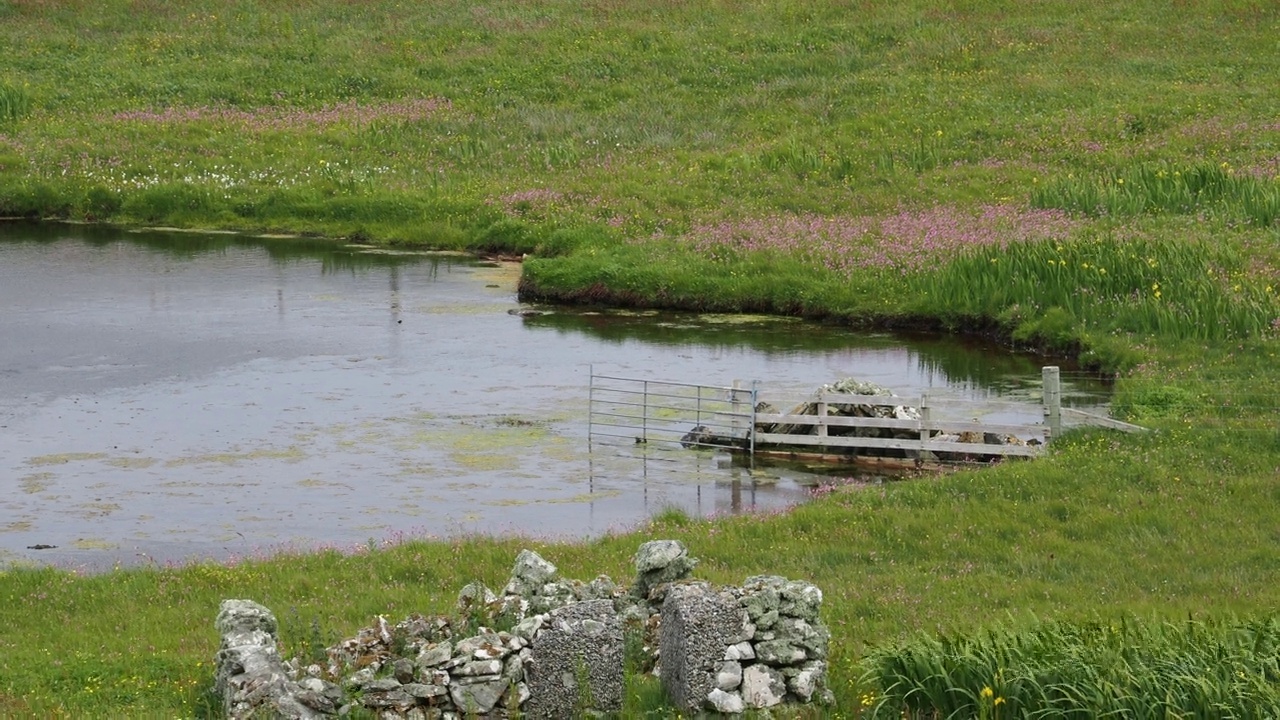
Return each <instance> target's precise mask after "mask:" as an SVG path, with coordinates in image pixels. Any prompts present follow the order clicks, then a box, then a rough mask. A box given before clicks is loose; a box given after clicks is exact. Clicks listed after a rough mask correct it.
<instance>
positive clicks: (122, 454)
mask: <svg viewBox="0 0 1280 720" xmlns="http://www.w3.org/2000/svg"><path fill="white" fill-rule="evenodd" d="M518 275H519V267H518V265H516V264H513V263H492V262H479V261H476V260H473V259H468V258H463V257H458V256H450V255H440V254H429V253H387V252H382V251H377V250H374V249H372V248H364V247H358V246H337V245H333V244H331V243H323V242H317V241H304V240H286V239H278V238H277V239H254V238H245V237H237V236H230V235H207V234H189V233H176V232H169V233H165V232H147V233H126V232H120V231H115V230H107V229H101V228H77V227H67V226H31V225H0V489H2V490H3V494H2V495H0V565H3V564H4V563H6V562H14V561H26V560H31V561H44V562H56V563H60V564H79V565H86V566H89V567H102V566H105V565H110V564H113V563H116V562H122V563H126V564H130V563H138V562H151V561H156V562H169V561H178V560H184V559H192V558H227V557H233V556H243V555H249V554H255V553H267V552H272V551H274V550H277V549H282V548H311V547H317V546H336V547H340V548H349V547H353V546H356V545H362V544H366V543H368V542H371V541H372V542H381V541H384V540H388V539H394V538H396V537H401V536H418V535H432V536H437V537H440V536H450V535H457V534H462V533H475V532H484V533H518V534H526V535H538V536H552V537H583V536H590V535H598V534H600V533H602V532H606V531H608V530H611V529H622V528H626V527H629V526H633V525H635V524H637V523H639V522H642V521H643V520H644V519H645V518H646V517H648V516H649V515H651V514H652V513H654V512H656V511H658V510H661V509H664V508H666V507H669V506H678V507H681V508H683V509H684V510H686V511H687V512H690V513H693V514H711V513H720V512H736V511H740V510H752V509H756V510H761V509H771V508H780V507H784V506H787V505H789V504H793V503H795V502H799V501H802V500H803V499H804V498H805V497H806V489H805V488H806V485H807V484H811V483H812V482H813V481H814V478H813V477H812V476H807V475H805V474H804V473H801V472H796V471H785V470H771V471H768V472H764V473H761V472H759V471H756V472H755V473H753V472H752V471H749V470H747V469H745V468H736V467H722V466H721V465H720V463H718V462H713V458H712V457H711V456H709V455H708V454H707V453H694V452H674V453H672V452H668V453H665V454H664V456H663V457H662V458H661V459H660V460H655V459H651V458H649V456H648V455H647V454H644V453H641V452H640V451H638V450H629V451H624V450H619V448H617V447H604V448H601V447H599V446H589V444H588V442H587V421H586V409H587V387H588V381H589V372H590V370H589V368H590V367H591V366H594V367H595V368H596V371H597V372H601V371H604V372H608V373H610V374H616V375H624V376H634V377H645V378H654V379H661V380H672V381H679V382H699V383H707V384H714V385H728V384H730V383H731V382H732V381H733V380H734V379H742V380H761V381H763V382H764V385H765V386H766V387H767V386H769V385H770V384H771V383H772V384H773V385H776V386H780V387H781V386H785V387H788V388H813V387H816V386H817V385H820V384H822V383H825V382H830V381H833V380H836V379H839V378H842V377H846V376H855V377H858V378H859V379H862V380H870V381H873V382H877V383H879V384H882V385H885V386H888V387H891V388H893V389H894V390H895V391H897V392H898V393H899V394H903V395H907V394H911V393H918V392H920V391H921V390H925V389H930V390H935V391H945V392H950V393H952V394H958V395H963V396H968V397H988V396H993V395H1001V396H1008V395H1014V396H1016V395H1018V394H1020V393H1031V392H1036V393H1038V390H1037V389H1036V386H1037V383H1038V379H1039V364H1040V363H1039V361H1037V360H1036V359H1034V358H1028V357H1023V356H1018V355H1014V354H1010V353H1006V352H1003V351H1000V350H998V349H995V348H991V347H983V346H975V345H966V344H961V343H958V342H957V341H955V340H954V339H947V338H919V337H915V338H913V337H891V336H887V335H868V334H856V333H851V332H849V331H847V330H844V329H840V328H835V327H824V326H821V325H815V324H809V323H802V322H797V321H793V320H778V319H764V318H756V319H744V318H727V317H714V316H713V317H706V316H693V315H674V314H658V313H593V312H582V311H570V310H563V309H562V310H558V311H552V312H549V313H547V314H543V315H538V316H533V317H522V316H519V315H513V314H511V313H510V312H509V311H512V310H520V309H522V306H521V305H520V304H519V303H517V301H516V298H515V284H516V281H517V279H518ZM1068 390H1069V394H1071V393H1074V395H1075V396H1076V397H1077V398H1078V399H1079V400H1080V401H1081V402H1096V401H1097V400H1099V399H1100V398H1102V397H1104V396H1105V392H1106V391H1105V388H1102V387H1101V386H1099V385H1096V384H1088V383H1082V382H1076V383H1075V384H1069V386H1068ZM35 545H54V546H56V547H54V548H47V549H41V550H33V549H30V546H35Z"/></svg>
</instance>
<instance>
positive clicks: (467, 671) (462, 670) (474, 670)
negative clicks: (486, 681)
mask: <svg viewBox="0 0 1280 720" xmlns="http://www.w3.org/2000/svg"><path fill="white" fill-rule="evenodd" d="M501 672H502V661H501V660H472V661H471V662H467V663H463V664H462V666H460V667H458V668H457V669H456V670H454V671H453V676H454V677H459V676H461V677H476V676H477V675H498V674H500V673H501Z"/></svg>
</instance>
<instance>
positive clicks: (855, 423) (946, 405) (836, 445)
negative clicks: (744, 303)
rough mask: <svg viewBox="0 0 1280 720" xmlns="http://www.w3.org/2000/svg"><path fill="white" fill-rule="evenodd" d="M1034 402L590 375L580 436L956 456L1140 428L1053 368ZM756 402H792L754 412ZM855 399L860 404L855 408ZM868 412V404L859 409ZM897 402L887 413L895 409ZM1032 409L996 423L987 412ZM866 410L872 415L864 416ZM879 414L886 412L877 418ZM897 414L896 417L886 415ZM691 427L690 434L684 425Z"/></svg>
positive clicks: (1040, 449) (754, 448) (1023, 452)
mask: <svg viewBox="0 0 1280 720" xmlns="http://www.w3.org/2000/svg"><path fill="white" fill-rule="evenodd" d="M1042 381H1043V388H1044V391H1043V394H1042V399H1041V403H1040V404H1039V405H1035V404H1032V403H1027V402H1013V401H1004V400H965V399H958V398H949V397H943V396H938V395H929V394H922V395H919V396H914V397H898V396H884V395H852V394H848V393H837V392H826V393H818V394H809V395H807V396H804V397H802V398H795V399H789V398H769V397H761V394H760V393H759V391H758V390H757V389H756V388H757V385H756V384H753V385H752V387H751V388H750V389H746V388H743V387H742V386H741V384H740V383H735V384H734V385H733V386H732V387H717V386H709V385H694V384H687V383H670V382H659V381H651V380H639V379H634V378H621V377H611V376H605V375H596V374H595V373H594V372H593V373H592V376H591V396H590V398H591V399H590V420H589V422H590V430H589V432H588V434H589V435H604V436H612V437H622V438H634V439H635V441H636V442H649V441H650V440H660V441H661V440H665V441H670V442H678V443H680V444H681V445H683V446H685V447H690V446H695V445H708V446H717V447H729V448H732V449H738V450H745V451H747V452H749V453H756V452H760V451H777V450H779V449H786V448H791V449H796V448H808V449H810V450H817V451H818V452H820V453H839V454H848V455H881V456H883V455H889V456H898V457H905V458H916V459H931V458H935V457H937V458H944V459H945V458H947V457H956V456H982V457H989V456H998V457H1006V456H1018V457H1035V456H1038V455H1041V454H1043V453H1044V451H1045V448H1046V447H1047V446H1048V445H1049V444H1050V443H1051V442H1052V441H1053V439H1054V438H1055V437H1057V436H1058V435H1060V434H1061V432H1062V427H1063V423H1064V417H1066V418H1067V419H1068V420H1069V421H1071V422H1072V424H1092V425H1099V426H1103V427H1109V428H1113V429H1119V430H1124V431H1130V432H1132V431H1136V430H1142V429H1143V428H1141V427H1138V426H1136V425H1131V424H1129V423H1124V422H1121V421H1118V420H1114V419H1112V418H1108V417H1105V416H1102V415H1098V414H1096V413H1089V412H1085V411H1081V410H1075V409H1072V408H1063V407H1062V392H1061V384H1060V376H1059V371H1058V368H1057V367H1046V368H1044V369H1043V370H1042ZM760 400H767V401H768V402H769V403H770V404H771V405H775V406H777V405H781V406H783V407H793V408H795V410H801V411H800V412H796V411H795V410H792V411H789V412H762V411H761V409H760V408H761V405H759V401H760ZM858 406H861V407H862V408H863V412H861V413H859V412H858V411H857V410H856V409H855V408H856V407H858ZM871 408H874V409H875V410H873V411H871V412H867V410H868V409H871ZM895 408H896V409H898V411H897V412H896V413H895V412H894V409H895ZM1028 414H1032V415H1033V416H1036V415H1038V416H1039V417H1038V418H1037V419H1035V420H1025V421H1014V422H1001V421H999V420H995V421H991V420H987V419H984V418H988V417H989V416H992V415H995V416H997V417H998V416H1000V415H1006V416H1008V415H1012V416H1015V417H1016V416H1022V417H1026V416H1027V415H1028ZM863 415H871V416H869V417H868V416H863ZM886 415H888V417H886ZM895 415H896V416H895ZM695 428H697V429H700V430H699V432H692V431H693V430H694V429H695Z"/></svg>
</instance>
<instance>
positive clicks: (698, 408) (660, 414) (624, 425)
mask: <svg viewBox="0 0 1280 720" xmlns="http://www.w3.org/2000/svg"><path fill="white" fill-rule="evenodd" d="M589 398H590V399H589V403H588V404H589V408H590V409H589V412H588V420H587V422H588V431H587V434H588V436H589V437H590V438H592V439H594V438H618V439H622V440H624V441H625V440H630V441H632V442H635V443H665V444H673V445H680V446H683V447H719V448H725V447H734V448H739V449H742V450H746V451H747V452H748V453H750V452H753V451H754V450H755V448H754V435H755V433H753V432H752V423H753V422H754V410H755V405H756V388H755V384H754V383H753V384H752V386H751V387H749V388H744V387H742V386H741V383H739V382H736V381H735V382H734V384H733V385H732V386H729V387H722V386H715V385H695V384H692V383H679V382H666V381H661V380H645V379H640V378H628V377H617V376H613V375H597V374H596V373H595V370H594V369H593V370H592V371H591V389H590V395H589Z"/></svg>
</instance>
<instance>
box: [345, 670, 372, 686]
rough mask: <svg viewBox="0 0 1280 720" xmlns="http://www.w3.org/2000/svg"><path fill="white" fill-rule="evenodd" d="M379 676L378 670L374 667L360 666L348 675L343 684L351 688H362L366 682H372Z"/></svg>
mask: <svg viewBox="0 0 1280 720" xmlns="http://www.w3.org/2000/svg"><path fill="white" fill-rule="evenodd" d="M376 677H377V671H376V670H374V669H373V668H360V669H359V670H357V671H355V672H353V673H351V674H350V675H348V676H347V679H346V680H343V681H342V684H343V685H345V686H347V687H349V688H362V687H364V686H365V684H366V683H371V682H373V680H374V679H375V678H376Z"/></svg>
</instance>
